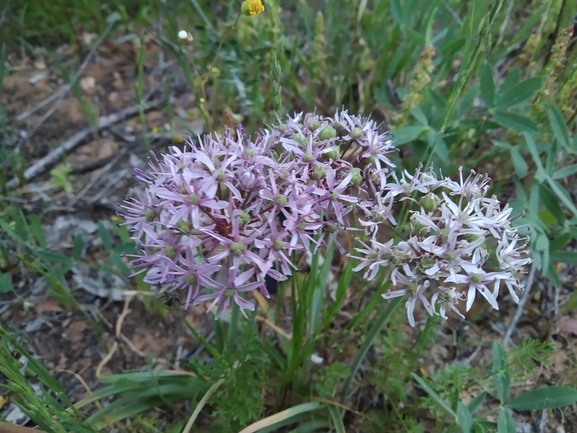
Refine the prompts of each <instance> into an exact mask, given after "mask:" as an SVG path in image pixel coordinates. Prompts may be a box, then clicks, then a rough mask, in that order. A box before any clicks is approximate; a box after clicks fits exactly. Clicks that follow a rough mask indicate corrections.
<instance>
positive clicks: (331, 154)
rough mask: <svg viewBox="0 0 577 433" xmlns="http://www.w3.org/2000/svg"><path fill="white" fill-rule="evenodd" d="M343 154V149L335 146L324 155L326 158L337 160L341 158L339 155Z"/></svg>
mask: <svg viewBox="0 0 577 433" xmlns="http://www.w3.org/2000/svg"><path fill="white" fill-rule="evenodd" d="M340 154H341V149H340V147H339V146H333V147H332V148H331V150H329V151H328V152H325V153H324V156H325V157H326V158H330V159H337V158H338V157H339V155H340Z"/></svg>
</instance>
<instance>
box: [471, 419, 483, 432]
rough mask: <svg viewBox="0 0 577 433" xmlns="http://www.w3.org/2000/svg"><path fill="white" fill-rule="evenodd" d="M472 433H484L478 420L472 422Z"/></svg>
mask: <svg viewBox="0 0 577 433" xmlns="http://www.w3.org/2000/svg"><path fill="white" fill-rule="evenodd" d="M473 432H475V433H485V428H484V427H483V424H481V423H480V422H479V421H478V420H474V421H473Z"/></svg>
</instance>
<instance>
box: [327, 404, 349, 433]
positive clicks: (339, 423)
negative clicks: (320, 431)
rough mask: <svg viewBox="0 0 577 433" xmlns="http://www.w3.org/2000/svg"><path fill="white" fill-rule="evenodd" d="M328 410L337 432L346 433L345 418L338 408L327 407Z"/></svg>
mask: <svg viewBox="0 0 577 433" xmlns="http://www.w3.org/2000/svg"><path fill="white" fill-rule="evenodd" d="M327 409H328V410H329V414H330V416H331V421H332V427H333V428H334V429H335V431H336V432H337V433H346V429H345V425H344V424H343V418H342V416H341V412H340V411H339V410H338V408H337V407H336V406H333V405H327Z"/></svg>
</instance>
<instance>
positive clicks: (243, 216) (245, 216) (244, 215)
mask: <svg viewBox="0 0 577 433" xmlns="http://www.w3.org/2000/svg"><path fill="white" fill-rule="evenodd" d="M239 220H240V225H241V226H244V225H246V224H247V223H248V222H249V221H250V215H249V214H247V213H246V212H244V211H242V210H241V211H240V218H239Z"/></svg>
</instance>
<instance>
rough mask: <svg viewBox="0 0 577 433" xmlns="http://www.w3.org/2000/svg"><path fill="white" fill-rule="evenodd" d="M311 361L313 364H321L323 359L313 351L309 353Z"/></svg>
mask: <svg viewBox="0 0 577 433" xmlns="http://www.w3.org/2000/svg"><path fill="white" fill-rule="evenodd" d="M311 362H312V363H313V364H317V365H321V364H322V363H323V362H325V360H324V359H323V358H321V357H320V356H319V355H317V354H316V353H313V354H312V355H311Z"/></svg>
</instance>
